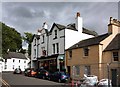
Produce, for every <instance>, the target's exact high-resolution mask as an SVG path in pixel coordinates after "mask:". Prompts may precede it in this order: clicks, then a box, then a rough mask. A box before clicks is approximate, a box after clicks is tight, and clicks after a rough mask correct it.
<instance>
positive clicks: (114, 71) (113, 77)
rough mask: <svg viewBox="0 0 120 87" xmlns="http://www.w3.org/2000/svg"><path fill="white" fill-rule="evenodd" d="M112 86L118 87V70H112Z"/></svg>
mask: <svg viewBox="0 0 120 87" xmlns="http://www.w3.org/2000/svg"><path fill="white" fill-rule="evenodd" d="M111 74H112V85H113V86H117V69H111Z"/></svg>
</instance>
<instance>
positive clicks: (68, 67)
mask: <svg viewBox="0 0 120 87" xmlns="http://www.w3.org/2000/svg"><path fill="white" fill-rule="evenodd" d="M67 69H68V73H69V75H70V66H67Z"/></svg>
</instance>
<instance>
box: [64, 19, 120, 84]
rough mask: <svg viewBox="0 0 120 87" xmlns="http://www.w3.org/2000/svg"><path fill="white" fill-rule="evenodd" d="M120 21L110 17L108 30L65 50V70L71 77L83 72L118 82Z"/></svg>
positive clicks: (119, 72)
mask: <svg viewBox="0 0 120 87" xmlns="http://www.w3.org/2000/svg"><path fill="white" fill-rule="evenodd" d="M119 40H120V22H119V21H118V20H117V19H112V18H110V23H109V24H108V32H107V33H106V34H103V35H99V36H96V37H92V38H89V39H85V40H82V41H79V42H78V43H76V44H74V45H73V46H71V47H70V48H68V49H67V50H66V65H67V71H68V72H70V75H71V78H73V79H81V78H83V76H84V74H86V75H96V76H98V78H99V79H104V78H110V79H111V80H112V82H113V85H116V84H118V83H120V82H119V81H120V80H119V79H118V78H120V56H119V55H120V41H119Z"/></svg>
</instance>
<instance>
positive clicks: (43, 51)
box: [41, 47, 46, 56]
mask: <svg viewBox="0 0 120 87" xmlns="http://www.w3.org/2000/svg"><path fill="white" fill-rule="evenodd" d="M41 49H42V55H43V56H45V55H46V50H45V47H42V48H41Z"/></svg>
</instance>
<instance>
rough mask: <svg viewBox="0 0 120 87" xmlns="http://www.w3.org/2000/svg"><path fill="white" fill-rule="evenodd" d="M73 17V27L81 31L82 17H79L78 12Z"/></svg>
mask: <svg viewBox="0 0 120 87" xmlns="http://www.w3.org/2000/svg"><path fill="white" fill-rule="evenodd" d="M75 19H76V23H75V27H76V29H77V30H78V32H80V33H82V18H81V17H80V12H77V14H76V18H75Z"/></svg>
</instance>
